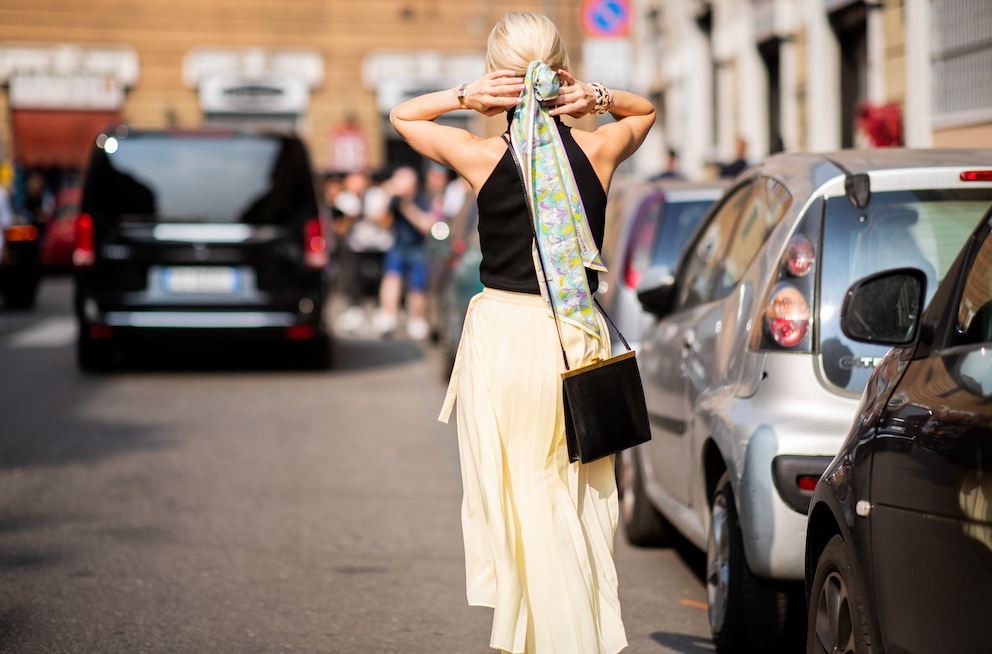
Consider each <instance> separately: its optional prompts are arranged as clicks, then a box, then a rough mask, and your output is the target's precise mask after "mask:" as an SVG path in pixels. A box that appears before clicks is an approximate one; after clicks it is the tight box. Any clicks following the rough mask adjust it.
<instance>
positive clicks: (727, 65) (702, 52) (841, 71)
mask: <svg viewBox="0 0 992 654" xmlns="http://www.w3.org/2000/svg"><path fill="white" fill-rule="evenodd" d="M635 8H636V15H637V16H638V20H637V21H636V23H635V25H636V26H637V28H636V30H635V47H634V51H635V53H636V55H635V56H636V58H637V61H638V62H639V65H640V66H641V67H642V71H641V74H640V75H639V76H638V79H639V80H642V81H644V84H645V85H644V87H643V88H641V89H639V90H640V91H642V92H643V93H646V94H648V95H649V96H650V97H652V98H654V100H655V103H656V106H658V108H659V129H656V130H655V133H654V134H653V138H655V139H656V140H657V141H658V144H657V145H658V147H656V148H655V149H656V150H658V151H661V150H662V149H667V148H671V149H674V150H676V151H677V152H679V154H680V159H681V161H682V165H683V167H684V169H685V171H686V172H687V173H688V174H689V176H693V177H701V176H706V175H708V174H712V171H713V170H714V168H715V165H716V164H718V163H719V162H720V161H726V160H729V159H731V158H733V156H734V147H735V143H736V142H737V140H738V138H741V139H743V141H744V143H746V144H747V158H748V159H749V160H751V161H755V160H759V159H761V158H762V157H764V156H766V155H767V154H769V153H771V152H775V151H778V150H800V151H829V150H835V149H839V148H844V147H879V146H887V145H906V146H911V147H973V146H986V147H992V12H989V11H988V2H987V0H869V1H867V2H866V1H864V0H638V2H637V3H636V4H635Z"/></svg>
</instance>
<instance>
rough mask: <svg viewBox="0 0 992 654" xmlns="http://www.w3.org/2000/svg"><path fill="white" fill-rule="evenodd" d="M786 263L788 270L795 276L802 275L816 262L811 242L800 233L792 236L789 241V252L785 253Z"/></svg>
mask: <svg viewBox="0 0 992 654" xmlns="http://www.w3.org/2000/svg"><path fill="white" fill-rule="evenodd" d="M786 256H787V258H786V265H787V266H788V267H789V272H790V273H792V274H793V276H795V277H804V276H805V275H806V274H808V273H809V271H810V270H812V269H813V264H814V263H816V253H815V252H813V243H812V242H811V241H810V240H809V239H808V238H806V237H805V236H802V235H796V236H793V237H792V241H791V242H790V243H789V252H788V254H787V255H786Z"/></svg>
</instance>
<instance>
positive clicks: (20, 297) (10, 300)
mask: <svg viewBox="0 0 992 654" xmlns="http://www.w3.org/2000/svg"><path fill="white" fill-rule="evenodd" d="M37 296H38V285H37V284H30V285H25V286H18V287H17V288H8V289H7V292H6V293H4V297H3V300H4V306H6V307H7V308H8V309H31V308H33V307H34V305H35V301H36V299H37Z"/></svg>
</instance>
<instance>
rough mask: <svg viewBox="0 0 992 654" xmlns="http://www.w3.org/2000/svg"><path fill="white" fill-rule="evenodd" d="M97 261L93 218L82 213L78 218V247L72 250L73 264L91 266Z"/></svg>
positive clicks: (82, 266)
mask: <svg viewBox="0 0 992 654" xmlns="http://www.w3.org/2000/svg"><path fill="white" fill-rule="evenodd" d="M94 263H96V249H95V247H94V244H93V218H92V217H91V216H90V215H89V214H86V213H84V214H80V216H79V218H76V247H75V249H73V251H72V264H73V265H74V266H76V267H77V268H89V267H90V266H92V265H93V264H94Z"/></svg>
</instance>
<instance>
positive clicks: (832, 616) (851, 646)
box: [806, 535, 873, 654]
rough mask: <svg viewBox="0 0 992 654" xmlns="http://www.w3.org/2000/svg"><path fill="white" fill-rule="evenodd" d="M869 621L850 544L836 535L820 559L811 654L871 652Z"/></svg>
mask: <svg viewBox="0 0 992 654" xmlns="http://www.w3.org/2000/svg"><path fill="white" fill-rule="evenodd" d="M868 622H869V621H868V616H867V613H866V610H865V601H864V596H863V595H862V593H861V587H860V585H859V584H858V583H857V581H856V578H855V575H854V570H853V568H852V567H851V560H850V558H849V557H848V554H847V546H846V545H845V544H844V539H843V538H842V537H841V536H839V535H837V536H834V537H833V538H831V539H830V540H829V541H828V542H827V546H826V547H825V548H823V552H822V553H821V554H820V558H819V559H818V560H817V562H816V574H815V575H814V576H813V585H812V587H811V589H810V600H809V614H808V616H807V621H806V652H807V654H826V653H831V652H838V653H839V654H845V653H847V654H854V653H855V652H857V653H858V654H862V653H864V654H870V653H871V652H872V651H873V648H872V645H871V643H872V639H871V632H870V630H869V627H868Z"/></svg>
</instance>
